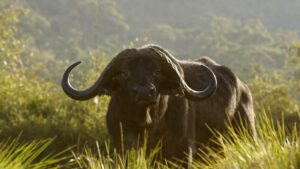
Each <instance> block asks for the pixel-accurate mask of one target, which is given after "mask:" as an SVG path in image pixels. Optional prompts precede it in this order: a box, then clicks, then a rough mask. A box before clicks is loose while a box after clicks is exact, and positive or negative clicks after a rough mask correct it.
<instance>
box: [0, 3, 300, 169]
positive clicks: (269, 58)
mask: <svg viewBox="0 0 300 169" xmlns="http://www.w3.org/2000/svg"><path fill="white" fill-rule="evenodd" d="M229 4H234V5H229ZM299 7H300V2H298V1H290V2H289V3H287V2H283V1H281V0H272V1H271V0H266V1H263V2H262V1H258V0H254V1H251V2H241V1H239V0H226V1H222V2H221V1H209V2H208V1H204V0H199V1H187V2H184V3H183V2H182V1H178V0H175V1H172V2H171V1H158V0H154V1H146V0H130V1H121V0H51V1H49V0H27V1H25V2H23V1H17V0H2V1H1V2H0V141H3V144H2V145H7V144H9V143H5V141H7V140H9V138H18V141H19V142H23V143H24V144H25V145H30V143H32V142H35V140H43V139H49V138H55V139H54V140H53V142H52V144H50V145H49V146H50V147H48V149H46V150H44V149H40V150H38V151H40V152H43V154H49V153H58V152H61V151H63V150H65V149H67V148H69V147H73V149H72V150H73V152H74V156H73V157H74V158H75V157H76V158H75V159H77V160H73V162H74V163H76V161H77V162H78V163H79V164H81V165H78V167H79V166H81V167H82V168H93V166H94V168H97V164H96V163H93V162H95V161H94V160H92V161H91V159H94V158H95V159H98V160H99V157H96V156H94V154H93V153H89V152H88V151H87V147H90V148H91V149H92V150H93V149H96V148H97V146H96V141H98V142H99V145H100V147H101V149H102V150H103V149H105V148H104V147H103V146H101V145H104V142H105V141H107V140H108V134H107V131H106V127H105V120H104V119H105V112H106V108H107V103H108V100H109V98H108V97H105V96H101V97H99V98H95V99H94V100H90V101H86V102H77V101H73V100H71V99H69V98H68V97H67V96H66V95H65V94H64V93H63V92H62V90H61V87H60V80H61V75H62V73H63V71H64V69H65V68H66V67H67V66H68V65H69V64H70V63H73V62H75V61H77V60H83V61H84V63H83V64H81V65H80V67H78V68H77V71H76V72H74V74H73V82H72V83H74V84H76V87H79V88H84V87H86V86H89V85H90V84H92V83H93V82H94V79H95V78H96V77H97V76H98V75H99V74H100V72H101V70H102V68H103V67H104V66H105V64H106V63H107V62H108V61H109V60H110V59H111V58H112V57H113V56H114V55H115V54H116V53H117V52H119V51H121V50H122V49H123V48H126V47H132V46H135V47H137V46H141V45H143V44H146V43H157V44H160V45H162V46H163V47H165V48H167V49H169V50H170V51H171V52H172V53H173V54H174V55H175V56H176V57H178V58H181V59H194V58H198V57H201V56H204V55H207V56H210V57H211V58H213V59H215V60H216V61H217V62H219V63H221V64H225V65H227V66H229V67H230V68H232V69H233V70H234V72H236V73H237V74H238V75H239V77H240V78H241V79H242V80H244V81H245V82H246V83H247V84H248V85H249V87H250V88H251V91H252V93H253V97H254V103H255V112H256V115H257V116H258V117H260V116H261V115H262V114H264V113H263V112H266V113H265V114H267V116H263V117H264V120H267V119H268V118H270V119H274V121H275V123H276V120H278V121H280V122H282V123H284V124H282V125H280V126H281V127H280V126H277V125H273V126H274V128H272V127H271V128H269V129H268V128H267V127H265V128H263V127H261V128H263V129H261V130H260V133H262V134H261V137H260V139H261V140H260V141H261V144H262V145H266V146H270V144H267V142H266V141H269V140H267V139H269V138H272V140H273V141H274V140H275V141H274V144H273V145H271V146H275V147H276V146H277V147H283V149H282V152H281V151H279V150H278V151H277V153H278V156H282V158H274V159H275V160H277V162H278V164H281V163H280V161H288V162H287V163H284V164H286V165H285V166H283V167H285V168H288V167H289V166H294V167H295V166H296V165H297V164H298V167H299V161H300V160H299V152H300V150H299V140H298V139H297V137H296V136H297V135H298V134H297V133H299V131H300V129H299V127H297V124H298V123H299V121H300V118H299V103H300V86H299V82H300V41H299V28H300V23H299V22H298V19H299V17H300V16H299V15H300V14H299V12H298V9H299ZM264 120H260V121H262V122H261V123H262V124H264V123H266V122H265V121H264ZM267 124H270V125H269V126H272V125H271V122H270V121H269V122H268V123H267ZM266 128H267V129H266ZM280 128H284V129H283V131H284V132H286V135H284V138H281V135H280V133H282V132H283V131H282V130H280V131H278V130H279V129H280ZM272 132H278V133H277V134H279V135H280V137H277V136H278V135H275V136H274V135H272V137H271V136H270V134H272ZM263 133H265V134H263ZM291 133H294V134H291ZM268 134H269V135H268ZM273 136H274V137H273ZM291 137H293V139H291V140H290V141H289V140H288V139H285V138H291ZM246 140H247V139H246ZM276 140H277V141H278V142H276ZM287 140H288V141H287ZM42 143H43V144H44V145H46V146H48V144H49V143H50V142H49V141H41V142H39V141H38V142H37V145H40V144H42ZM238 143H239V142H238ZM241 143H243V144H241V145H245V144H244V143H245V142H243V141H242V140H241ZM246 143H249V142H247V141H246ZM271 143H273V142H271ZM275 143H276V144H275ZM226 145H227V144H226ZM228 145H229V147H228V152H230V151H232V150H234V151H233V152H236V154H229V156H230V157H232V158H231V159H237V160H236V161H234V162H236V163H233V164H234V165H237V166H240V167H242V168H251V167H253V166H251V165H248V164H250V163H251V159H252V162H253V165H254V166H259V167H261V168H264V166H268V164H269V163H268V160H269V161H270V160H271V161H272V160H274V159H270V158H267V157H268V155H270V154H273V153H274V152H272V151H271V152H270V151H268V150H266V149H265V150H263V147H257V146H255V145H253V144H251V143H249V144H247V145H249V146H246V149H245V150H247V152H249V153H251V154H255V153H258V154H259V153H260V152H263V151H265V152H269V154H268V153H266V154H267V155H266V156H264V157H266V158H257V157H255V158H254V157H253V158H251V159H246V158H244V157H248V158H249V157H252V156H249V155H248V156H247V154H245V152H241V151H239V150H241V148H240V149H239V148H238V147H237V146H238V145H239V144H237V146H236V147H235V146H234V145H232V144H230V143H228ZM230 146H231V147H230ZM4 147H7V146H4ZM20 147H22V146H21V145H20ZM247 148H249V149H247ZM33 149H35V148H34V146H33ZM0 150H1V142H0ZM92 150H91V152H92ZM229 150H230V151H229ZM290 150H293V151H290ZM285 151H287V152H285ZM3 152H4V151H3ZM289 152H291V153H289ZM66 154H67V155H70V153H68V152H66ZM132 154H133V155H131V157H136V158H133V162H136V160H135V159H141V160H137V161H139V162H141V163H133V168H139V167H141V166H142V167H143V168H147V167H149V164H150V163H149V161H144V162H143V160H145V158H144V156H143V152H133V153H132ZM225 154H226V153H225ZM1 155H2V156H3V153H2V152H0V166H1V162H2V161H1ZM4 155H5V154H4ZM67 155H66V156H67ZM37 156H38V155H37ZM42 156H43V155H42ZM81 156H83V158H81ZM240 157H243V158H244V159H245V161H239V160H238V159H241V158H240ZM291 157H292V158H291ZM24 158H25V159H26V155H25V156H24ZM85 158H86V159H88V160H84V159H85ZM78 159H79V160H78ZM258 159H261V160H262V162H261V163H255V162H256V161H255V160H258ZM43 160H44V159H43V158H37V159H36V161H43ZM89 160H90V161H89ZM226 160H228V159H227V158H225V159H219V160H216V161H214V162H213V163H209V164H211V165H212V166H223V165H225V164H227V163H228V164H229V163H231V162H232V161H226ZM247 160H248V161H247ZM293 160H294V161H293ZM297 160H298V163H297ZM45 161H47V160H45ZM71 161H72V160H71ZM86 162H88V163H86ZM96 162H99V163H98V164H99V166H98V168H101V166H102V164H106V165H104V166H106V167H112V168H113V166H111V164H110V163H109V159H107V158H106V157H105V158H104V157H103V158H100V160H99V161H97V160H96ZM105 162H107V163H105ZM247 162H248V163H247ZM20 163H21V164H24V166H26V165H27V164H28V163H27V162H22V161H21V162H20ZM29 163H35V161H34V160H33V161H29ZM64 163H69V162H68V161H65V162H64ZM3 164H6V163H3ZM46 164H47V165H48V164H49V166H55V165H53V163H52V162H49V163H48V162H46ZM246 164H247V165H246ZM260 164H261V165H260ZM274 164H277V163H274ZM122 165H123V164H122V160H121V162H120V166H121V167H122ZM199 165H200V164H193V165H192V166H194V167H199ZM20 166H21V165H20ZM27 166H28V165H27ZM37 166H38V165H37ZM40 166H42V165H40ZM225 166H227V167H228V168H234V166H229V165H225ZM274 166H275V165H274ZM6 167H10V168H11V166H6ZM60 167H63V166H60ZM168 167H171V166H168ZM2 168H5V166H4V167H2ZM25 168H26V167H25ZM27 168H28V167H27ZM42 168H43V167H42Z"/></svg>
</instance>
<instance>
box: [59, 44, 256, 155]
mask: <svg viewBox="0 0 300 169" xmlns="http://www.w3.org/2000/svg"><path fill="white" fill-rule="evenodd" d="M78 64H80V62H76V63H74V64H72V65H71V66H69V67H68V68H67V69H66V71H65V72H64V75H63V78H62V88H63V90H64V92H65V93H66V94H67V95H68V96H69V97H71V98H72V99H75V100H88V99H91V98H93V97H95V96H97V95H109V96H111V98H110V103H109V107H108V111H107V115H106V122H107V128H108V132H109V134H110V136H111V140H112V144H113V146H114V148H116V150H117V151H118V152H121V151H126V150H129V149H132V148H139V147H141V146H143V145H144V144H146V147H147V150H148V152H149V151H150V150H152V149H154V148H156V146H157V145H158V144H160V148H161V149H160V153H159V154H160V157H161V159H186V157H187V154H189V155H192V156H194V154H196V152H197V151H196V150H198V149H199V148H202V147H203V146H210V145H213V144H212V142H214V141H213V140H214V139H216V138H215V134H214V132H213V131H218V132H220V133H226V132H227V131H228V127H227V126H228V123H230V124H232V126H233V127H234V128H236V129H237V130H238V128H239V127H240V126H241V125H242V126H246V130H247V131H249V133H250V135H252V136H254V135H255V133H256V130H255V122H254V112H253V104H252V96H251V92H250V90H249V88H248V87H247V86H246V84H245V83H243V82H242V81H241V80H240V79H239V78H238V77H237V76H236V75H235V74H234V73H233V72H232V71H231V70H230V69H229V68H228V67H226V66H223V65H220V64H217V63H216V62H215V61H213V60H212V59H210V58H208V57H202V58H199V59H197V60H194V61H188V60H178V59H176V58H175V57H174V56H173V55H172V54H171V53H170V52H168V51H167V50H165V49H163V48H162V47H160V46H158V45H153V44H150V45H145V46H142V47H140V48H130V49H125V50H123V51H121V52H120V53H119V54H117V56H115V57H114V58H113V59H112V60H111V61H110V62H109V63H108V65H107V66H106V67H105V69H104V70H103V72H102V73H101V75H100V76H99V78H98V79H97V80H96V82H95V83H94V84H93V85H92V86H91V87H89V88H87V89H85V90H77V89H75V88H74V87H72V85H71V84H70V82H69V74H70V72H71V70H72V69H73V68H74V67H76V66H77V65H78ZM145 135H147V137H145Z"/></svg>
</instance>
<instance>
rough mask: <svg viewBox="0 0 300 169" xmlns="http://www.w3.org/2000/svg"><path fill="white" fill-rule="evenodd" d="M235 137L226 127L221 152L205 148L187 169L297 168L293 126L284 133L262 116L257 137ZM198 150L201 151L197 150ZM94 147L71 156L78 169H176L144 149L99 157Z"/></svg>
mask: <svg viewBox="0 0 300 169" xmlns="http://www.w3.org/2000/svg"><path fill="white" fill-rule="evenodd" d="M241 132H242V133H243V134H241V135H238V134H236V132H234V130H233V129H232V128H230V134H229V136H221V135H220V137H219V138H220V139H219V144H221V146H222V147H223V149H222V152H215V151H213V150H212V149H210V148H207V149H206V151H207V152H208V153H206V155H205V156H204V157H203V158H204V160H203V161H191V163H190V164H189V168H195V169H196V168H204V169H215V168H224V169H237V168H238V169H240V168H241V169H269V168H270V169H297V168H300V142H299V138H298V131H297V126H294V128H293V130H292V131H291V132H290V133H288V132H287V131H286V130H285V124H284V123H283V122H282V123H279V122H276V123H275V124H274V122H273V121H272V120H270V118H269V117H268V116H267V115H266V114H265V113H264V115H262V116H260V117H259V118H258V119H257V132H258V133H257V137H255V139H253V138H252V137H250V136H249V135H248V134H247V132H245V130H244V129H241ZM200 151H201V150H200ZM100 152H101V150H100V149H99V146H98V153H96V154H94V153H92V152H91V151H90V150H89V149H86V151H85V153H84V154H81V155H75V159H76V162H77V164H78V165H79V166H80V168H88V169H106V168H107V169H113V168H121V169H122V168H126V166H127V167H128V168H133V169H135V168H136V169H146V168H147V169H148V168H163V169H168V168H180V166H178V165H177V164H174V163H168V164H157V165H156V166H155V167H154V166H151V164H153V159H154V155H155V154H156V153H157V152H158V151H157V150H155V152H153V153H152V155H151V156H150V158H147V157H146V155H145V148H144V149H141V150H135V151H130V152H128V153H126V156H125V158H124V155H118V154H116V153H114V154H112V155H106V156H105V155H102V154H101V153H100Z"/></svg>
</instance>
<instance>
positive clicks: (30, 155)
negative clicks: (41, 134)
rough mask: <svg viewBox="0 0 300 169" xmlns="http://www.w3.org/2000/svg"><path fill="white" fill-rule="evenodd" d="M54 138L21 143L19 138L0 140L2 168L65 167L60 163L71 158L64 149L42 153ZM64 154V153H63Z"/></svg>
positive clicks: (36, 168) (56, 168)
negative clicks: (51, 152)
mask: <svg viewBox="0 0 300 169" xmlns="http://www.w3.org/2000/svg"><path fill="white" fill-rule="evenodd" d="M52 142H53V139H44V140H35V141H32V142H28V143H20V142H19V139H18V138H17V139H14V140H8V141H6V142H0V168H1V169H45V168H49V169H50V168H53V169H58V168H64V167H63V166H61V165H59V163H61V162H62V161H63V160H65V159H67V158H69V157H68V156H66V155H65V154H64V153H65V151H62V152H61V153H58V154H47V155H42V154H43V153H44V152H45V150H46V148H47V147H48V146H49V145H50V144H51V143H52ZM63 154H64V155H63Z"/></svg>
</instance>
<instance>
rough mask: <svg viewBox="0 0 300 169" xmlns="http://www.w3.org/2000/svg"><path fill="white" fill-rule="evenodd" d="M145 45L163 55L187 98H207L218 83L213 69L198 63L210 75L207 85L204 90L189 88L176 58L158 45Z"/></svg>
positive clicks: (198, 99) (196, 99)
mask: <svg viewBox="0 0 300 169" xmlns="http://www.w3.org/2000/svg"><path fill="white" fill-rule="evenodd" d="M147 47H149V48H152V49H154V50H155V51H156V52H158V53H159V54H160V55H161V56H163V58H164V59H165V61H166V62H167V63H168V65H170V66H171V69H172V70H174V72H175V73H176V75H177V76H178V80H179V81H180V84H181V85H182V87H183V89H184V94H185V96H186V97H187V98H188V99H191V100H195V101H200V100H203V99H206V98H208V97H209V96H211V95H212V94H213V93H214V92H215V91H216V89H217V84H218V83H217V78H216V75H215V74H214V73H213V71H212V70H211V69H210V68H209V67H207V66H205V65H203V64H201V65H199V66H202V67H203V68H204V70H205V71H206V72H207V73H208V75H209V77H210V82H209V85H208V86H207V87H206V88H205V89H204V90H201V91H197V90H194V89H192V88H190V87H189V86H188V85H187V84H186V82H185V80H184V78H183V72H182V70H181V71H180V70H179V68H180V61H179V60H177V59H176V58H175V57H174V56H172V55H171V54H170V53H169V52H167V51H165V50H164V49H162V48H161V47H159V46H156V45H151V46H147Z"/></svg>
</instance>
